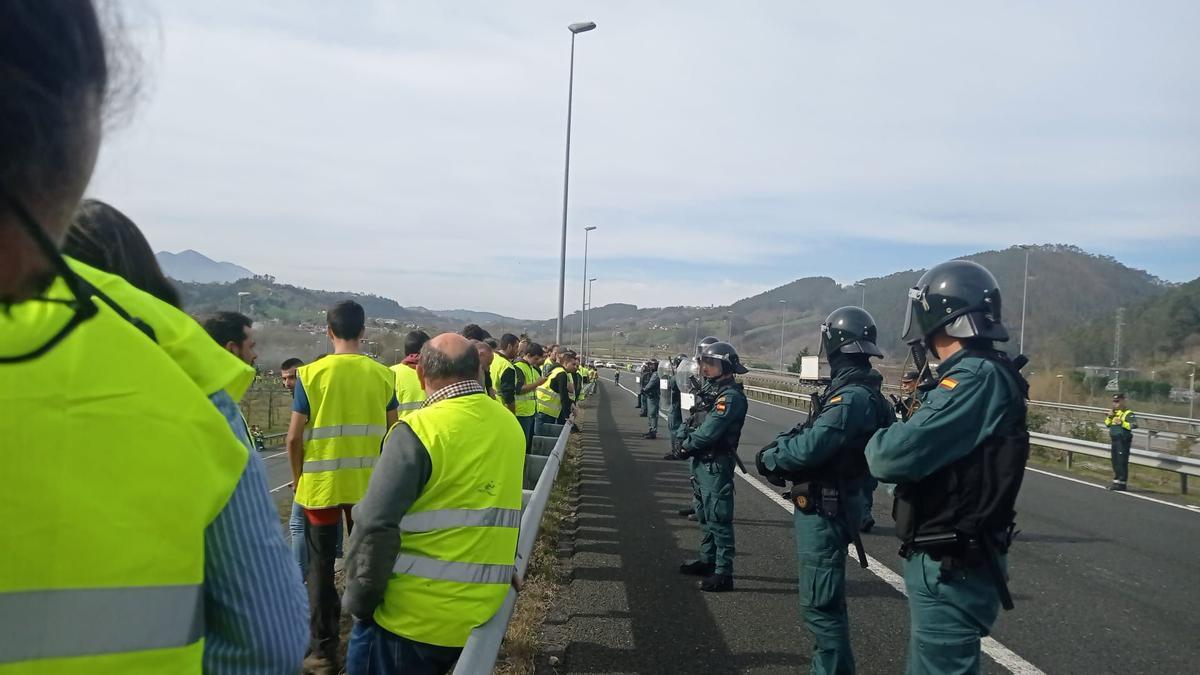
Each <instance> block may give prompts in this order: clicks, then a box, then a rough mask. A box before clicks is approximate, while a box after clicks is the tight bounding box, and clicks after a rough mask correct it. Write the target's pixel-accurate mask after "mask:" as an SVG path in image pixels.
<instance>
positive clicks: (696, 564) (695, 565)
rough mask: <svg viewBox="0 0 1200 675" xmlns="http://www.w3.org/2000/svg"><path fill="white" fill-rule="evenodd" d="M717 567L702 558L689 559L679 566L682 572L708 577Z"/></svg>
mask: <svg viewBox="0 0 1200 675" xmlns="http://www.w3.org/2000/svg"><path fill="white" fill-rule="evenodd" d="M715 569H717V568H716V566H715V565H713V564H712V563H706V562H704V561H701V560H689V561H687V562H685V563H683V564H682V565H680V566H679V572H680V574H690V575H692V576H696V577H707V576H710V575H711V574H712V573H713V570H715Z"/></svg>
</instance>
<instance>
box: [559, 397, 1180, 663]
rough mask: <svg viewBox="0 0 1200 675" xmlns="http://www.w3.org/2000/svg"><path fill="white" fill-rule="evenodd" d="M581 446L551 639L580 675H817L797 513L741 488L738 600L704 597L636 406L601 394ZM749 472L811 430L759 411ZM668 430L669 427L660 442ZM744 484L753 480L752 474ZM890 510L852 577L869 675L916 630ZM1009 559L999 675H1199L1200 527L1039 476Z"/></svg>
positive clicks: (859, 651)
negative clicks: (569, 550) (777, 446)
mask: <svg viewBox="0 0 1200 675" xmlns="http://www.w3.org/2000/svg"><path fill="white" fill-rule="evenodd" d="M592 408H593V411H594V412H592V413H590V417H591V418H592V419H591V420H590V421H591V424H589V425H588V427H587V432H586V433H585V456H584V464H583V484H582V486H581V502H582V505H581V507H580V512H579V524H580V528H579V532H578V534H577V539H576V554H575V557H574V559H573V561H574V565H575V569H576V572H575V581H574V582H573V583H572V584H571V586H570V587H569V590H568V591H567V592H566V593H564V594H563V595H562V596H561V597H560V599H559V606H560V608H561V609H563V610H564V611H565V612H566V613H567V614H569V615H570V616H571V618H570V620H569V621H567V623H565V624H564V625H562V626H559V627H552V628H551V629H549V631H550V632H549V636H550V637H551V638H552V639H559V640H562V641H565V642H567V643H568V645H569V646H568V647H567V651H566V662H565V666H566V670H567V671H569V672H578V673H599V672H605V673H610V672H612V673H622V672H631V673H632V672H639V673H663V672H679V673H682V672H689V673H693V672H706V673H724V672H755V673H784V672H788V673H795V672H806V671H807V670H808V667H809V659H808V653H809V650H810V649H811V643H810V640H809V638H808V635H807V634H806V633H805V632H804V631H803V630H802V629H801V628H800V624H799V616H798V606H797V604H796V591H795V583H796V562H795V553H794V547H793V540H792V527H791V513H790V509H788V508H787V504H786V502H784V501H783V500H781V499H779V498H777V497H776V496H775V491H774V489H773V488H771V487H770V486H767V485H765V484H764V483H760V482H759V481H758V480H757V478H751V479H749V480H745V477H742V478H741V479H739V481H738V482H737V484H736V485H737V490H738V492H737V510H736V518H735V527H736V533H737V548H738V557H737V561H736V564H735V567H736V570H735V583H736V589H737V590H736V591H735V592H734V593H729V594H718V595H710V594H702V593H700V592H699V591H695V590H693V589H692V588H691V586H692V583H694V582H693V579H692V578H689V577H683V576H681V575H679V574H678V573H677V572H676V571H675V568H676V566H677V565H678V564H679V562H680V561H681V560H682V559H684V558H685V557H689V556H692V555H694V553H693V552H694V550H695V546H696V543H697V541H698V539H699V533H698V529H697V526H696V524H695V523H693V522H690V521H687V520H686V519H683V518H680V517H679V516H677V515H676V514H675V511H676V509H678V508H681V507H683V506H685V505H686V504H687V502H688V499H689V495H690V491H689V487H688V480H687V471H686V467H685V465H684V463H683V462H671V461H664V460H661V459H660V458H661V456H662V454H663V453H664V452H665V451H666V450H667V447H668V443H667V441H666V440H665V439H663V438H659V439H658V440H653V441H648V440H643V439H642V438H640V434H641V432H642V431H644V429H645V422H646V420H645V419H643V418H639V417H637V416H636V411H635V410H634V409H633V395H632V393H630V392H628V390H625V389H624V388H623V387H622V388H617V387H615V386H614V385H613V384H612V382H611V381H608V382H604V383H603V384H602V386H601V387H600V393H599V395H598V396H597V397H596V399H595V402H594V404H593V406H592ZM750 415H751V418H750V419H749V420H747V424H746V428H745V431H744V432H743V435H742V443H741V450H740V453H739V454H740V455H741V457H742V459H743V461H744V462H745V463H746V464H747V465H748V466H750V467H751V470H753V468H752V467H753V461H752V460H753V456H754V453H755V452H756V451H757V449H758V448H759V447H761V446H763V445H765V444H766V443H768V442H769V441H770V440H771V439H772V438H773V437H774V435H775V434H776V433H778V432H779V431H781V430H784V429H787V428H790V427H791V426H792V425H793V424H795V422H796V421H797V419H798V415H799V414H798V413H797V412H795V411H791V410H785V409H781V408H777V407H773V406H770V405H769V404H765V403H761V402H756V401H751V404H750ZM660 426H661V427H662V428H664V429H665V423H663V424H661V425H660ZM739 476H740V474H739ZM890 510H891V499H890V498H889V497H888V496H887V494H886V492H884V491H883V490H880V491H879V492H878V493H877V495H876V505H875V519H876V520H877V521H878V522H879V525H878V526H877V527H876V530H875V532H874V533H872V534H870V535H867V536H866V537H865V538H864V543H865V545H866V548H867V552H868V554H869V555H870V556H871V557H872V563H871V569H870V570H862V569H859V568H858V566H857V565H853V564H852V565H850V566H849V568H848V579H849V584H848V589H847V595H848V598H849V603H850V615H851V622H852V639H853V643H854V646H855V650H856V656H857V659H858V662H859V670H860V671H861V672H864V673H895V672H902V670H903V660H904V651H905V645H906V642H907V635H908V613H907V605H906V603H905V599H904V597H903V595H902V594H901V592H900V591H899V590H898V587H902V584H901V583H900V582H899V579H898V577H897V574H896V572H897V571H898V570H899V568H900V565H899V563H900V559H899V558H898V557H897V556H896V548H897V542H896V540H895V538H894V536H892V529H891V527H890V525H891V518H890V515H889V514H890ZM1018 511H1019V514H1018V518H1017V520H1018V526H1019V528H1020V529H1021V530H1022V532H1021V534H1020V535H1019V537H1018V539H1017V543H1016V544H1015V545H1014V549H1013V551H1012V555H1011V558H1010V568H1011V573H1012V577H1013V580H1012V591H1013V595H1014V599H1015V601H1016V604H1017V608H1016V610H1015V611H1013V612H1007V613H1002V616H1001V617H1000V619H999V621H998V622H997V626H996V631H995V633H994V635H993V637H994V640H992V641H989V643H988V644H987V645H986V649H987V652H988V654H989V655H988V656H987V657H986V658H985V664H984V670H985V672H996V673H1000V672H1009V671H1014V672H1029V673H1036V672H1039V670H1040V671H1043V672H1047V673H1109V672H1125V673H1134V672H1155V673H1184V672H1196V669H1197V667H1198V665H1197V664H1200V639H1198V638H1197V636H1198V635H1200V614H1198V613H1197V610H1198V609H1200V580H1198V579H1197V578H1196V577H1197V575H1196V572H1197V571H1198V570H1200V513H1198V512H1196V511H1194V510H1190V509H1188V508H1184V507H1179V506H1177V505H1172V504H1169V503H1165V502H1161V503H1160V502H1158V501H1154V500H1151V499H1146V498H1137V497H1133V496H1130V495H1122V494H1115V493H1109V492H1106V491H1104V490H1102V489H1098V488H1097V487H1096V486H1094V485H1090V484H1086V483H1083V482H1081V481H1076V480H1073V479H1069V478H1064V477H1059V476H1054V475H1052V474H1048V473H1046V472H1040V471H1035V470H1030V471H1029V472H1027V474H1026V480H1025V486H1024V489H1023V490H1022V494H1021V499H1020V501H1019V503H1018Z"/></svg>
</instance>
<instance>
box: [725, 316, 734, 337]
mask: <svg viewBox="0 0 1200 675" xmlns="http://www.w3.org/2000/svg"><path fill="white" fill-rule="evenodd" d="M725 341H726V342H733V310H732V309H729V310H726V311H725Z"/></svg>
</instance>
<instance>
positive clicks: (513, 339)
mask: <svg viewBox="0 0 1200 675" xmlns="http://www.w3.org/2000/svg"><path fill="white" fill-rule="evenodd" d="M520 341H521V340H520V339H519V338H518V337H517V336H516V335H513V334H512V333H505V334H504V335H501V336H500V349H508V348H509V347H511V346H513V345H515V344H517V343H518V342H520Z"/></svg>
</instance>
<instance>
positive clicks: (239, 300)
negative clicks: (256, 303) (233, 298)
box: [238, 291, 250, 314]
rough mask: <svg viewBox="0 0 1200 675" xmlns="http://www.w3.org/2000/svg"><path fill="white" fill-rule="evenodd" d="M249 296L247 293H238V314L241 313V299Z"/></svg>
mask: <svg viewBox="0 0 1200 675" xmlns="http://www.w3.org/2000/svg"><path fill="white" fill-rule="evenodd" d="M248 295H250V292H249V291H238V314H241V313H242V298H244V297H246V296H248Z"/></svg>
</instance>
